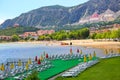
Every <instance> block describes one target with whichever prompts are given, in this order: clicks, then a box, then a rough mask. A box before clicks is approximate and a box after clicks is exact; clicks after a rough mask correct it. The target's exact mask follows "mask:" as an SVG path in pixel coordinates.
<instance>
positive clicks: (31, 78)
mask: <svg viewBox="0 0 120 80" xmlns="http://www.w3.org/2000/svg"><path fill="white" fill-rule="evenodd" d="M26 80H40V79H39V77H38V72H37V71H33V72H32V73H31V74H30V75H29V76H28V77H27V78H26Z"/></svg>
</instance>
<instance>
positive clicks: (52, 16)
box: [0, 0, 120, 28]
mask: <svg viewBox="0 0 120 80" xmlns="http://www.w3.org/2000/svg"><path fill="white" fill-rule="evenodd" d="M107 9H110V10H112V11H114V12H117V11H119V10H120V0H89V1H88V2H86V3H83V4H80V5H77V6H73V7H64V6H59V5H55V6H47V7H42V8H38V9H35V10H32V11H29V12H27V13H23V14H21V15H20V16H18V17H16V18H14V19H8V20H6V21H5V22H4V23H3V24H1V26H0V28H7V27H9V26H13V25H14V24H16V23H17V24H19V25H22V26H31V27H46V26H62V25H66V24H73V23H76V22H79V20H80V19H81V18H82V17H83V16H88V15H92V14H93V13H94V12H96V11H97V12H98V13H99V14H100V13H103V12H105V11H106V10H107Z"/></svg>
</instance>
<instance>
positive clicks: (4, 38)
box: [0, 36, 12, 40]
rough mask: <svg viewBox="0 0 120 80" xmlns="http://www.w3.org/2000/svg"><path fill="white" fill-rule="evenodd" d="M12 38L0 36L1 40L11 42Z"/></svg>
mask: <svg viewBox="0 0 120 80" xmlns="http://www.w3.org/2000/svg"><path fill="white" fill-rule="evenodd" d="M11 39H12V37H11V36H0V40H11Z"/></svg>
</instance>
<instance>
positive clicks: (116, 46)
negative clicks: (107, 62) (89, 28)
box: [61, 39, 120, 49]
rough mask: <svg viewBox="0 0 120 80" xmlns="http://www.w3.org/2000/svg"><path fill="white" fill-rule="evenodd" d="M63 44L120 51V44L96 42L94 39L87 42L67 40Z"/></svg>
mask: <svg viewBox="0 0 120 80" xmlns="http://www.w3.org/2000/svg"><path fill="white" fill-rule="evenodd" d="M61 42H65V43H70V42H72V44H73V45H76V46H85V47H95V48H103V49H120V42H114V41H95V40H92V39H87V40H66V41H61Z"/></svg>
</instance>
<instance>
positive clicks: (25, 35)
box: [19, 32, 38, 39]
mask: <svg viewBox="0 0 120 80" xmlns="http://www.w3.org/2000/svg"><path fill="white" fill-rule="evenodd" d="M19 36H20V37H21V38H26V37H31V38H34V39H37V38H38V35H37V33H36V32H25V33H23V34H21V35H19Z"/></svg>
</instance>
